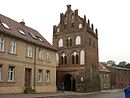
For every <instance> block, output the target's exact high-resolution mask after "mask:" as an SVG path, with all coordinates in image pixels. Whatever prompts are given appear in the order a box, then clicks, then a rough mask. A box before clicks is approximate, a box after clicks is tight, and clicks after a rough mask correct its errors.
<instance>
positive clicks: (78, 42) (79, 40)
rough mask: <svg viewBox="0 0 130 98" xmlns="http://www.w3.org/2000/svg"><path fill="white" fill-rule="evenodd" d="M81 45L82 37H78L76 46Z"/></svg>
mask: <svg viewBox="0 0 130 98" xmlns="http://www.w3.org/2000/svg"><path fill="white" fill-rule="evenodd" d="M79 44H81V37H80V36H77V37H76V45H79Z"/></svg>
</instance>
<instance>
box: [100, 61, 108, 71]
mask: <svg viewBox="0 0 130 98" xmlns="http://www.w3.org/2000/svg"><path fill="white" fill-rule="evenodd" d="M99 71H100V72H110V71H109V70H108V69H107V67H106V66H105V65H103V64H102V63H99Z"/></svg>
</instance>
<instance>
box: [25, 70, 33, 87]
mask: <svg viewBox="0 0 130 98" xmlns="http://www.w3.org/2000/svg"><path fill="white" fill-rule="evenodd" d="M31 73H32V70H31V69H30V68H25V88H31Z"/></svg>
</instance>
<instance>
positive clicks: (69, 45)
mask: <svg viewBox="0 0 130 98" xmlns="http://www.w3.org/2000/svg"><path fill="white" fill-rule="evenodd" d="M53 46H54V47H55V48H57V50H58V57H59V66H58V67H57V88H58V89H61V86H62V85H64V88H65V90H66V91H78V92H91V91H99V90H100V79H99V71H98V64H99V61H98V31H97V29H94V25H93V24H90V21H89V20H87V22H86V16H84V18H82V17H80V16H79V15H78V10H75V11H73V10H72V9H71V5H67V10H66V12H65V13H61V14H60V22H59V24H58V25H57V26H56V25H55V26H53Z"/></svg>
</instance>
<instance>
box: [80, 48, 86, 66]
mask: <svg viewBox="0 0 130 98" xmlns="http://www.w3.org/2000/svg"><path fill="white" fill-rule="evenodd" d="M84 63H85V53H84V50H81V51H80V65H84Z"/></svg>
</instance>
